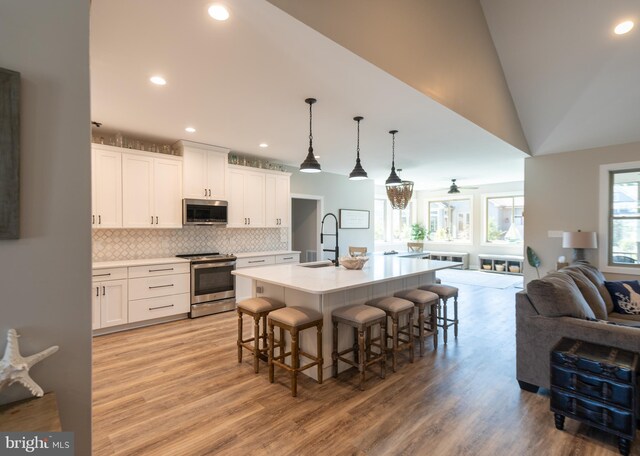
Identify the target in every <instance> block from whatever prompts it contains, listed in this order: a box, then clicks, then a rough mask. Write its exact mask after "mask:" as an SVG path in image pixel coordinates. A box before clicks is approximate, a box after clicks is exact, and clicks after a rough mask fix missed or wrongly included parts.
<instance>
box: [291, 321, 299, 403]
mask: <svg viewBox="0 0 640 456" xmlns="http://www.w3.org/2000/svg"><path fill="white" fill-rule="evenodd" d="M291 367H292V370H291V395H292V396H293V397H296V396H297V395H298V367H300V355H299V348H298V330H297V329H295V328H293V329H292V330H291Z"/></svg>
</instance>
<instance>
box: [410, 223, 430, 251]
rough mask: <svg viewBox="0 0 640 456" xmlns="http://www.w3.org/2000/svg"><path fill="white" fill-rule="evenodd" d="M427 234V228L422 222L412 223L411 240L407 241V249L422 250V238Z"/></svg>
mask: <svg viewBox="0 0 640 456" xmlns="http://www.w3.org/2000/svg"><path fill="white" fill-rule="evenodd" d="M426 236H427V229H426V228H425V227H424V225H423V224H422V223H414V224H413V225H411V240H412V241H413V242H409V243H407V246H408V247H409V250H410V251H412V252H422V250H423V249H424V238H425V237H426Z"/></svg>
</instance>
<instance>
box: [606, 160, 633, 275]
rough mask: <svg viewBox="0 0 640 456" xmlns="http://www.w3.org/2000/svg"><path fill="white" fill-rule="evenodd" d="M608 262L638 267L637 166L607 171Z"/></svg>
mask: <svg viewBox="0 0 640 456" xmlns="http://www.w3.org/2000/svg"><path fill="white" fill-rule="evenodd" d="M609 185H610V187H609V188H610V190H609V214H610V215H609V249H608V251H609V254H608V256H609V261H608V264H609V265H616V266H622V267H625V266H626V267H628V266H637V265H638V263H639V261H638V260H639V258H640V257H639V256H638V253H639V252H638V251H639V250H640V169H631V170H624V171H610V172H609Z"/></svg>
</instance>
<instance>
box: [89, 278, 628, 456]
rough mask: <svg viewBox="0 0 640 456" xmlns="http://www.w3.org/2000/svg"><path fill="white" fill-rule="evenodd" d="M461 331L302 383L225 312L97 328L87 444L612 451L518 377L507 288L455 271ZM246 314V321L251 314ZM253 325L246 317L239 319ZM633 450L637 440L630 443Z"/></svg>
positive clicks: (108, 450) (270, 450)
mask: <svg viewBox="0 0 640 456" xmlns="http://www.w3.org/2000/svg"><path fill="white" fill-rule="evenodd" d="M459 288H460V319H461V323H460V334H459V337H458V339H457V340H456V339H454V338H453V328H451V332H450V335H449V343H448V345H446V346H445V345H444V344H443V343H442V336H440V344H439V345H438V348H437V350H433V348H432V345H431V343H430V342H428V344H427V349H426V351H425V356H424V357H423V358H420V357H419V356H418V355H417V353H418V351H417V348H416V357H415V359H416V361H415V363H414V364H408V362H407V361H406V358H402V361H401V362H400V364H399V370H398V372H397V373H395V374H394V373H392V372H390V369H388V370H387V378H386V379H385V380H381V379H379V378H377V376H376V375H371V374H369V375H368V380H367V384H366V391H364V392H360V391H358V389H357V386H358V376H357V372H356V371H355V370H353V369H352V370H350V371H347V372H345V373H343V374H341V376H340V378H339V379H338V380H334V379H332V378H329V379H326V380H325V382H324V384H322V385H318V384H316V383H315V382H314V381H313V380H311V379H309V378H307V377H305V376H300V381H299V385H298V397H297V398H293V397H291V395H290V391H289V377H288V376H287V374H285V373H284V372H283V371H282V370H276V383H274V384H270V383H269V382H268V372H267V369H266V367H265V364H264V363H262V362H261V364H260V373H259V374H254V373H253V367H252V364H251V358H250V357H249V356H246V357H245V359H244V361H243V362H242V364H238V363H237V360H236V347H235V340H236V314H235V312H227V313H225V314H219V315H214V316H209V317H204V318H200V319H195V320H183V321H179V322H173V323H167V324H163V325H158V326H153V327H149V328H143V329H137V330H133V331H128V332H123V333H118V334H112V335H107V336H101V337H97V338H95V339H94V349H93V351H94V358H93V378H94V386H93V387H94V398H93V448H94V454H95V455H98V456H102V455H154V456H158V455H179V456H187V455H208V454H211V455H213V454H215V455H262V454H265V455H277V456H280V455H314V456H322V455H427V454H428V455H488V456H498V455H615V454H618V451H617V442H616V440H615V439H614V438H612V437H609V436H608V435H607V434H605V433H602V432H600V431H596V430H593V429H591V428H589V427H587V426H584V425H580V424H578V423H577V422H575V421H572V420H570V419H567V420H566V426H565V431H558V430H556V429H555V427H554V420H553V414H552V413H551V412H550V411H549V398H548V396H547V395H546V394H544V393H543V394H532V393H527V392H523V391H521V390H520V389H519V387H518V384H517V382H516V380H515V329H514V293H515V292H516V291H517V289H514V288H508V289H504V290H500V289H493V288H481V287H476V286H471V285H460V286H459ZM245 327H250V325H245ZM247 329H250V328H247ZM631 454H635V455H640V444H636V445H632V453H631Z"/></svg>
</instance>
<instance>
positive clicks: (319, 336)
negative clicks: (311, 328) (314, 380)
mask: <svg viewBox="0 0 640 456" xmlns="http://www.w3.org/2000/svg"><path fill="white" fill-rule="evenodd" d="M316 357H317V358H318V383H320V384H322V368H323V364H324V359H323V358H322V323H320V324H319V325H318V332H317V334H316Z"/></svg>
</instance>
